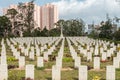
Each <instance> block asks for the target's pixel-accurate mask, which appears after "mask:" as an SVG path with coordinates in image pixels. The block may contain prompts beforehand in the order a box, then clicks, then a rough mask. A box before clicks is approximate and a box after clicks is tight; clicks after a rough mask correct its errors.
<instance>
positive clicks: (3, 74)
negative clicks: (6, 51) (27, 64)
mask: <svg viewBox="0 0 120 80" xmlns="http://www.w3.org/2000/svg"><path fill="white" fill-rule="evenodd" d="M0 80H8V68H7V64H2V65H0Z"/></svg>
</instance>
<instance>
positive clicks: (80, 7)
mask: <svg viewBox="0 0 120 80" xmlns="http://www.w3.org/2000/svg"><path fill="white" fill-rule="evenodd" d="M28 1H30V0H0V14H2V8H4V7H8V6H9V5H11V4H18V3H19V2H28ZM119 1H120V0H119ZM35 3H36V4H37V5H40V6H41V5H44V4H47V3H52V4H55V5H57V7H58V10H59V19H80V18H81V19H83V20H84V21H85V22H86V23H88V24H90V23H92V22H93V21H94V23H96V24H98V23H100V22H101V21H102V20H103V21H104V20H106V14H107V13H108V14H109V16H110V18H113V17H115V16H117V17H120V3H118V2H116V0H35Z"/></svg>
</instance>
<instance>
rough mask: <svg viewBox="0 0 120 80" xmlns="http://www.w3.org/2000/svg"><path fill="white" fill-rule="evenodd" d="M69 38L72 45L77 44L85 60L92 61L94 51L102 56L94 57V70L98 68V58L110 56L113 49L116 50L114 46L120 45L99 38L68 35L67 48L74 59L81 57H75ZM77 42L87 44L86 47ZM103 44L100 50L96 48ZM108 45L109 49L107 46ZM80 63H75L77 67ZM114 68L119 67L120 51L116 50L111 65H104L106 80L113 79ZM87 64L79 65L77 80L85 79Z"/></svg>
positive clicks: (105, 58)
mask: <svg viewBox="0 0 120 80" xmlns="http://www.w3.org/2000/svg"><path fill="white" fill-rule="evenodd" d="M69 40H71V41H72V42H73V43H74V45H76V46H78V49H79V50H80V53H82V54H83V55H84V56H83V57H87V60H90V61H92V54H93V53H94V55H96V56H97V55H100V54H101V55H102V58H100V57H94V60H93V61H94V63H93V65H94V69H95V70H100V59H101V60H102V61H105V60H107V57H111V55H112V54H114V51H116V47H120V45H119V44H118V45H117V46H116V45H114V43H111V44H110V42H105V41H100V40H93V39H90V38H87V37H83V38H79V37H76V38H72V37H68V39H67V41H68V43H69V48H70V52H71V55H72V57H73V59H75V60H76V61H78V60H80V61H81V58H79V57H78V58H77V53H76V52H75V49H74V48H73V47H72V46H71V45H70V44H71V43H70V41H69ZM77 42H79V43H80V44H82V45H84V43H85V44H87V49H84V48H83V47H82V46H81V45H78V43H77ZM102 43H103V44H104V45H103V47H101V48H100V52H99V49H98V46H100V45H101V44H102ZM92 45H94V46H95V49H94V48H93V47H91V46H92ZM108 45H109V46H110V49H108V48H107V46H108ZM79 65H80V64H78V66H77V63H76V66H77V67H79ZM116 68H120V51H119V52H117V56H116V57H114V58H113V65H108V66H106V80H115V69H116ZM87 74H88V73H87V66H82V68H81V67H79V80H87ZM82 76H84V77H82Z"/></svg>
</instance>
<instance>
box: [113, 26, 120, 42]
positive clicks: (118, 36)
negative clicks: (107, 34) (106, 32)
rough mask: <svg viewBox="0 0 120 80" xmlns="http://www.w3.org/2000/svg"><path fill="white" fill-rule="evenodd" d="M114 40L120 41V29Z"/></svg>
mask: <svg viewBox="0 0 120 80" xmlns="http://www.w3.org/2000/svg"><path fill="white" fill-rule="evenodd" d="M114 39H115V40H118V41H120V28H119V30H118V31H116V32H115V33H114Z"/></svg>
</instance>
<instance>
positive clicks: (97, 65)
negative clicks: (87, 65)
mask: <svg viewBox="0 0 120 80" xmlns="http://www.w3.org/2000/svg"><path fill="white" fill-rule="evenodd" d="M94 69H100V57H94Z"/></svg>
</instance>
